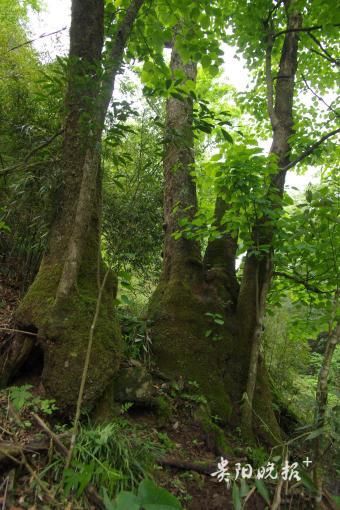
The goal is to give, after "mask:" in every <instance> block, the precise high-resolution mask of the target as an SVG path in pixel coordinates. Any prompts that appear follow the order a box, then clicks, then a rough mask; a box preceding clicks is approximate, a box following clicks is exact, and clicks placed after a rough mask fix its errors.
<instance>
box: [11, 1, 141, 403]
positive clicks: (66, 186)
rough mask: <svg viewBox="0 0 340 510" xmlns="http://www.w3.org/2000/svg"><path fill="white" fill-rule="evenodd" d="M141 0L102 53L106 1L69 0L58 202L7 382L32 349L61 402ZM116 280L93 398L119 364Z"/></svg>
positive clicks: (100, 327)
mask: <svg viewBox="0 0 340 510" xmlns="http://www.w3.org/2000/svg"><path fill="white" fill-rule="evenodd" d="M142 4H143V0H132V2H131V4H130V6H129V8H128V9H127V10H126V11H125V15H124V16H123V18H122V19H121V22H120V23H119V22H118V25H117V28H116V35H115V39H114V41H113V44H112V51H111V54H110V55H109V56H107V57H106V59H105V61H104V64H105V65H104V67H105V71H104V72H103V65H102V64H103V62H102V61H103V38H104V2H103V0H73V2H72V22H71V30H70V53H69V66H68V87H67V93H66V98H65V112H66V116H65V124H64V141H63V151H62V176H61V183H60V196H59V206H58V210H57V211H56V217H55V220H54V223H53V225H52V228H51V231H50V237H49V243H48V249H47V251H46V253H45V255H44V257H43V260H42V263H41V266H40V269H39V272H38V274H37V276H36V278H35V280H34V282H33V284H32V286H31V287H30V288H29V290H28V292H27V294H26V296H25V297H24V298H23V300H22V302H21V304H20V306H19V309H18V311H17V323H18V326H19V327H20V329H22V330H28V331H32V332H33V333H36V340H35V341H34V340H33V338H34V337H32V336H30V337H28V338H25V336H24V335H21V336H18V337H17V338H16V339H15V341H14V342H13V344H12V346H11V347H12V348H11V351H10V352H9V356H8V363H7V364H6V365H5V366H4V367H3V370H2V379H3V382H6V381H8V380H10V378H12V377H13V375H15V373H16V372H18V370H19V369H20V367H21V366H22V364H23V363H24V362H25V360H26V359H27V358H28V357H29V356H30V353H31V352H32V348H33V347H34V346H37V345H38V346H39V348H40V349H42V351H43V371H42V382H43V385H44V387H45V389H46V390H47V392H48V393H49V394H50V395H51V396H53V397H54V398H55V399H56V400H57V402H58V404H59V406H60V407H62V408H64V409H69V408H72V407H74V404H75V402H76V401H77V396H78V392H79V386H80V380H81V376H82V372H83V367H84V360H85V354H86V350H87V344H88V338H89V331H90V327H91V324H92V322H93V318H94V314H95V309H96V303H97V299H98V293H99V288H100V286H101V282H102V280H103V278H104V272H105V268H104V267H103V264H102V261H101V255H100V223H101V170H100V159H101V154H100V143H101V136H102V130H103V126H104V120H105V115H106V111H107V108H108V105H109V102H110V98H111V95H112V90H113V86H114V80H115V76H116V73H117V71H118V69H119V67H120V65H121V61H122V57H123V52H124V48H125V45H126V42H127V39H128V37H129V34H130V32H131V28H132V26H133V23H134V20H135V18H136V16H137V13H138V11H139V9H140V7H141V6H142ZM115 291H116V289H115V281H114V279H113V277H110V278H107V280H106V286H105V289H104V291H103V293H102V299H101V305H100V310H99V314H98V318H97V321H96V326H95V332H94V339H93V347H92V353H91V358H90V367H89V375H88V378H87V384H86V388H85V394H84V403H85V404H86V405H88V406H92V405H93V404H94V402H95V401H96V400H97V399H98V398H99V397H100V395H101V394H102V393H103V392H104V390H105V389H106V387H107V386H108V384H109V383H110V381H111V379H112V376H113V374H114V372H115V371H116V370H117V368H118V365H119V355H120V350H121V338H120V332H119V328H118V324H117V321H116V318H115V314H114V309H113V299H114V295H115Z"/></svg>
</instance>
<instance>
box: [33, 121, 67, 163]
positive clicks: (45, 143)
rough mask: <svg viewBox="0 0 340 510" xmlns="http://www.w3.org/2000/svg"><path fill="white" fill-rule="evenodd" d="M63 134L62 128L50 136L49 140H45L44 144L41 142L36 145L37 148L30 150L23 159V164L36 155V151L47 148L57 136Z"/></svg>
mask: <svg viewBox="0 0 340 510" xmlns="http://www.w3.org/2000/svg"><path fill="white" fill-rule="evenodd" d="M63 132H64V128H63V129H60V130H59V131H58V132H57V133H55V134H54V135H52V136H51V137H50V138H47V140H45V141H44V142H42V143H41V144H40V145H38V147H35V148H34V149H32V150H31V152H29V153H28V154H27V156H25V158H24V162H25V163H27V161H28V160H29V159H31V157H32V156H33V155H34V154H36V153H37V152H38V151H40V150H41V149H43V148H44V147H47V146H48V145H49V144H50V143H52V142H53V140H55V139H56V138H57V137H58V136H60V135H62V134H63Z"/></svg>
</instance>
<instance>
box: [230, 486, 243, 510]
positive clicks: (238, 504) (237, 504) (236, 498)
mask: <svg viewBox="0 0 340 510" xmlns="http://www.w3.org/2000/svg"><path fill="white" fill-rule="evenodd" d="M232 497H233V505H234V510H242V499H241V494H240V489H239V488H238V485H237V483H234V484H233V491H232Z"/></svg>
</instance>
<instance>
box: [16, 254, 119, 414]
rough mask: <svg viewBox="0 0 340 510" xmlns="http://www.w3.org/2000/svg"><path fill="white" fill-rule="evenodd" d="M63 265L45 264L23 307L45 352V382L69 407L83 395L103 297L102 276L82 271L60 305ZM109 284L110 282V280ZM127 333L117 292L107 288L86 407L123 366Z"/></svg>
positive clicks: (21, 313) (21, 314)
mask: <svg viewBox="0 0 340 510" xmlns="http://www.w3.org/2000/svg"><path fill="white" fill-rule="evenodd" d="M60 274H61V266H59V265H57V264H55V265H48V264H47V263H43V264H42V265H41V268H40V270H39V273H38V275H37V277H36V279H35V281H34V282H33V284H32V286H31V287H30V289H29V290H28V292H27V294H26V296H25V297H24V299H23V301H22V303H21V305H20V306H19V309H18V311H17V321H18V323H19V324H21V325H22V327H30V328H32V327H34V328H35V329H36V330H37V331H38V341H39V343H40V344H41V346H42V349H43V351H44V368H43V374H42V381H43V384H44V387H45V388H46V390H47V392H48V393H49V394H50V395H51V396H53V398H55V399H56V400H57V403H58V405H59V406H60V407H61V408H63V409H68V408H73V407H74V404H75V402H76V400H77V396H78V392H79V385H80V380H81V376H82V372H83V367H84V360H85V355H86V350H87V345H88V338H89V331H90V327H91V324H92V321H93V317H94V313H95V307H96V302H97V296H98V288H97V285H96V280H95V279H94V278H93V277H92V276H88V277H87V276H85V275H84V274H81V275H80V277H79V281H78V286H77V288H76V290H74V291H73V292H72V294H71V295H70V296H69V297H68V298H67V299H65V300H63V301H62V302H61V303H59V304H58V305H56V304H55V299H54V296H55V295H56V289H57V286H58V283H59V279H60ZM107 287H108V285H107ZM120 352H121V336H120V331H119V327H118V323H117V320H116V317H115V314H114V309H113V294H112V292H110V291H109V290H106V291H104V293H103V298H102V302H101V307H100V313H99V317H98V321H97V323H96V328H95V332H94V339H93V347H92V352H91V359H90V366H89V372H88V378H87V384H86V388H85V393H84V406H85V408H86V407H89V408H90V407H92V405H93V403H94V402H95V401H96V400H97V399H98V398H99V397H100V395H101V394H102V393H103V392H104V390H105V389H106V387H107V386H108V384H109V382H110V380H111V379H112V376H113V374H114V373H115V371H116V370H117V368H118V365H119V358H120Z"/></svg>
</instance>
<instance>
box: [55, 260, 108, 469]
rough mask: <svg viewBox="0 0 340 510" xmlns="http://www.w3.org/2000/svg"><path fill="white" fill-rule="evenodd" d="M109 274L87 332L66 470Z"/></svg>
mask: <svg viewBox="0 0 340 510" xmlns="http://www.w3.org/2000/svg"><path fill="white" fill-rule="evenodd" d="M109 274H110V268H109V269H108V270H107V271H106V273H105V276H104V278H103V282H102V284H101V286H100V288H99V291H98V298H97V303H96V310H95V314H94V317H93V321H92V324H91V327H90V332H89V339H88V344H87V350H86V355H85V362H84V368H83V374H82V377H81V381H80V388H79V394H78V401H77V407H76V414H75V418H74V422H73V431H72V436H71V443H70V448H69V451H68V453H67V456H66V464H65V468H68V467H69V466H70V464H71V460H72V455H73V450H74V447H75V444H76V439H77V433H78V424H79V419H80V413H81V406H82V403H83V396H84V391H85V384H86V381H87V375H88V370H89V365H90V358H91V353H92V345H93V339H94V331H95V329H96V325H97V321H98V317H99V312H100V307H101V303H102V297H103V292H104V288H105V284H106V281H107V278H108V276H109Z"/></svg>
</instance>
